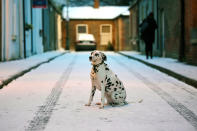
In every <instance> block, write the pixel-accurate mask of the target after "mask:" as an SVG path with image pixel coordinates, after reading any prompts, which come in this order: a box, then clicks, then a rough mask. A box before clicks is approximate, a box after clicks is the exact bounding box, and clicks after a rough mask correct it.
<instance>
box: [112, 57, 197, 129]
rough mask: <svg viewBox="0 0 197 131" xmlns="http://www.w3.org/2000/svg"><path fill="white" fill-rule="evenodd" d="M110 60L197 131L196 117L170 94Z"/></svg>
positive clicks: (121, 63)
mask: <svg viewBox="0 0 197 131" xmlns="http://www.w3.org/2000/svg"><path fill="white" fill-rule="evenodd" d="M110 58H112V60H114V61H115V62H116V63H118V64H119V65H120V66H121V67H124V68H126V70H128V71H129V72H130V73H132V74H135V76H136V77H137V78H139V79H140V80H141V81H142V82H143V83H144V84H145V85H148V87H149V88H150V89H151V90H152V91H154V92H155V93H156V94H157V95H159V96H160V97H161V98H162V99H163V100H165V101H166V102H167V103H168V104H169V105H170V106H171V107H172V108H173V109H174V110H176V111H177V112H178V113H179V114H180V115H181V116H182V117H184V118H185V119H186V120H187V121H188V122H189V123H190V124H191V125H192V126H193V127H194V128H195V129H196V130H197V115H196V114H195V113H193V112H192V111H191V110H190V109H188V108H187V107H186V106H184V105H183V104H181V103H180V102H178V101H177V100H176V99H174V98H173V97H172V96H171V95H170V94H168V93H167V92H165V91H163V90H162V89H161V88H160V87H158V85H156V84H154V83H152V82H151V81H149V80H148V79H147V78H145V77H144V76H142V75H141V74H140V73H138V72H136V71H134V70H132V69H131V67H129V66H127V65H126V64H124V63H123V62H121V61H120V60H118V59H117V58H115V57H110Z"/></svg>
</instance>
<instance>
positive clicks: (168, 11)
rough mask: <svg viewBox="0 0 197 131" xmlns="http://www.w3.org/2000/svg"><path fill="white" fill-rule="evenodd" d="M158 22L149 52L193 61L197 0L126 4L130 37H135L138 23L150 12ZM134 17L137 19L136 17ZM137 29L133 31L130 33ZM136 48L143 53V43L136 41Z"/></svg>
mask: <svg viewBox="0 0 197 131" xmlns="http://www.w3.org/2000/svg"><path fill="white" fill-rule="evenodd" d="M150 12H154V18H155V20H156V22H157V24H158V29H157V30H156V33H155V43H154V45H153V54H154V55H155V56H161V57H171V58H175V59H177V60H179V61H185V62H187V63H191V64H197V44H196V43H197V1H196V0H173V1H172V0H165V1H164V0H149V1H147V0H133V1H132V2H131V6H130V14H131V15H130V25H131V26H130V32H131V33H130V38H131V39H132V40H133V39H134V38H135V37H136V34H137V36H138V38H139V32H138V28H136V29H135V25H136V27H138V25H139V23H141V22H142V20H143V19H144V18H146V16H147V15H148V14H149V13H150ZM136 16H138V17H137V19H138V20H137V22H136V23H135V21H136ZM133 32H137V33H133ZM137 42H138V45H139V46H138V48H137V50H138V51H140V52H143V53H144V43H143V41H142V40H139V41H137Z"/></svg>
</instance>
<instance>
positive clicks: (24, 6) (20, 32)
mask: <svg viewBox="0 0 197 131" xmlns="http://www.w3.org/2000/svg"><path fill="white" fill-rule="evenodd" d="M48 2H49V3H48V5H47V6H48V7H47V8H44V9H43V8H40V7H36V8H34V7H35V6H34V5H33V0H1V1H0V61H9V60H15V59H22V58H26V57H29V56H32V55H35V54H39V53H43V52H44V51H49V50H56V49H60V48H61V45H60V43H61V29H60V28H61V19H62V17H61V11H59V12H58V10H57V7H56V6H55V5H53V3H52V2H50V0H49V1H48ZM47 11H48V12H49V13H48V14H47V13H46V12H47ZM57 27H58V28H57ZM46 32H47V33H48V34H47V33H46ZM46 34H47V35H46ZM46 39H47V40H46Z"/></svg>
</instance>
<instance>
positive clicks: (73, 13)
mask: <svg viewBox="0 0 197 131" xmlns="http://www.w3.org/2000/svg"><path fill="white" fill-rule="evenodd" d="M95 2H96V3H95V4H94V7H70V8H69V21H68V20H65V21H64V22H63V26H62V32H63V33H62V34H63V38H64V39H63V41H62V45H63V47H64V48H66V45H68V44H66V43H68V40H67V38H69V47H70V50H75V43H76V40H77V37H78V35H79V34H80V33H87V34H93V35H94V37H95V40H96V43H97V45H96V49H98V50H108V49H109V47H110V46H113V48H114V49H115V51H118V50H124V49H126V48H127V50H128V48H129V46H127V43H128V37H127V36H128V35H127V33H128V32H129V30H128V26H129V12H128V7H126V6H125V7H118V6H105V7H101V6H99V4H98V0H96V1H95ZM125 12H126V13H125ZM66 13H67V11H66V10H65V14H66ZM65 19H68V18H67V16H66V15H65ZM67 24H69V25H68V26H66V25H67ZM68 27H69V29H68V32H67V31H66V30H67V28H68Z"/></svg>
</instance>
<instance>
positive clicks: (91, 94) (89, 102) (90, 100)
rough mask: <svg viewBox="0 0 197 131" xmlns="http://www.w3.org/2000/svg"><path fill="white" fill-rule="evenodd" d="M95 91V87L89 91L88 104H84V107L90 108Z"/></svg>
mask: <svg viewBox="0 0 197 131" xmlns="http://www.w3.org/2000/svg"><path fill="white" fill-rule="evenodd" d="M95 91H96V87H95V86H92V90H91V93H90V98H89V101H88V104H85V106H90V105H91V103H92V100H93V97H94V94H95Z"/></svg>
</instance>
